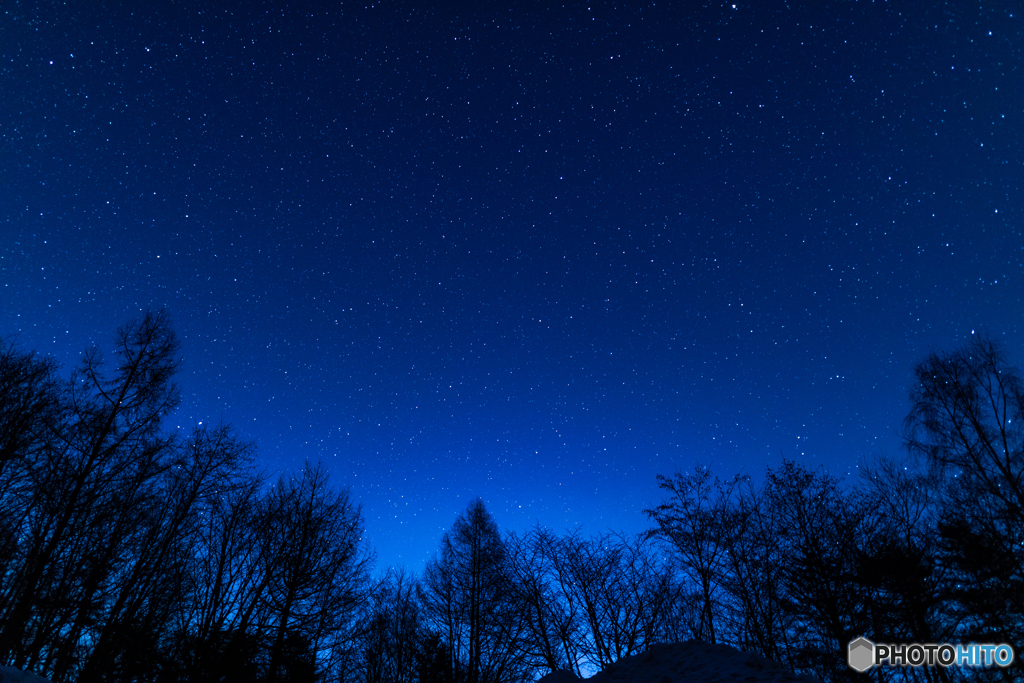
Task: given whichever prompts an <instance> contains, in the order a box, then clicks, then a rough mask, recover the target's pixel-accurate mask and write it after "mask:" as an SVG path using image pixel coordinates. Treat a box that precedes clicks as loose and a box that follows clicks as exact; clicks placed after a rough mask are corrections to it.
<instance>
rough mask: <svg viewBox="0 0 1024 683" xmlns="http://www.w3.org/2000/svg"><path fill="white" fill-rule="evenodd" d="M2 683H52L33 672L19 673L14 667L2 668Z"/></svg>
mask: <svg viewBox="0 0 1024 683" xmlns="http://www.w3.org/2000/svg"><path fill="white" fill-rule="evenodd" d="M0 683H50V681H48V680H46V679H45V678H43V677H42V676H39V675H37V674H34V673H32V672H31V671H19V670H18V669H15V668H14V667H13V666H0Z"/></svg>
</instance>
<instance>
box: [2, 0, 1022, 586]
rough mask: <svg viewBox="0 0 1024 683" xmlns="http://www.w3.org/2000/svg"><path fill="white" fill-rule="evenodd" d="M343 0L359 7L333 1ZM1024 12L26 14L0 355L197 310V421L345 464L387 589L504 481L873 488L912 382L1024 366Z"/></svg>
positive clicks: (636, 501) (61, 346) (8, 89)
mask: <svg viewBox="0 0 1024 683" xmlns="http://www.w3.org/2000/svg"><path fill="white" fill-rule="evenodd" d="M325 4H326V3H325ZM1022 18H1024V6H1022V3H1021V2H999V3H996V2H991V3H990V2H983V3H982V2H966V1H964V2H951V3H948V4H945V5H943V4H940V3H932V2H916V3H902V2H853V1H843V2H840V1H830V0H815V1H813V2H800V1H799V0H790V2H788V3H771V2H757V3H754V4H748V3H746V2H743V3H737V4H732V3H729V2H727V3H724V4H716V3H713V4H707V5H700V4H699V3H661V2H659V3H656V4H655V3H639V2H637V3H630V2H627V3H615V4H600V3H594V4H591V5H590V6H587V5H586V4H584V3H578V4H570V5H568V6H564V7H563V6H556V5H554V4H550V3H545V2H514V3H511V4H509V3H490V2H484V3H465V4H462V5H458V4H450V3H418V2H383V3H375V4H372V5H366V4H363V3H358V4H350V3H347V2H346V3H337V6H336V8H335V9H331V10H327V11H324V10H323V7H322V5H317V4H310V5H305V6H304V5H301V4H298V3H292V4H290V5H285V4H283V3H259V2H246V3H240V4H237V5H234V4H232V5H229V4H227V3H192V2H175V3H169V2H158V3H88V2H82V3H69V4H68V5H64V4H60V5H58V4H57V3H54V4H53V6H51V5H49V4H39V3H34V2H16V1H11V2H6V3H4V5H3V14H2V16H0V292H2V294H0V336H3V337H6V338H14V339H16V340H17V342H18V344H19V345H20V346H21V347H23V348H26V349H36V350H38V351H40V352H43V353H48V354H53V355H54V356H55V357H56V358H57V359H58V360H59V361H60V362H61V363H62V364H63V372H64V374H65V375H66V374H67V373H68V372H69V371H70V368H71V367H72V366H73V365H74V363H75V362H76V359H77V358H78V357H79V355H80V353H81V352H82V350H83V349H84V348H85V347H86V346H87V345H89V344H92V343H96V344H99V345H100V346H101V347H105V348H107V349H109V348H110V342H111V341H112V339H113V336H114V331H115V329H116V328H117V327H118V326H119V325H121V324H123V323H125V322H126V321H128V320H130V319H132V318H134V317H138V316H140V315H141V314H142V313H143V312H144V311H145V310H146V309H160V308H166V309H167V310H168V312H169V313H170V316H171V319H172V321H173V323H174V327H175V330H176V331H177V333H178V335H179V338H180V340H181V343H182V363H181V370H180V373H179V376H178V381H179V384H180V386H181V389H182V398H183V400H182V404H181V407H180V408H179V409H178V411H177V413H176V414H175V415H174V416H173V417H172V418H171V419H170V421H169V424H170V425H171V426H181V427H182V428H191V426H192V425H194V424H196V423H198V422H199V421H202V422H203V423H204V424H211V423H217V422H219V421H224V422H229V423H232V424H233V425H235V427H236V428H237V431H238V433H239V434H240V435H241V436H243V437H244V438H247V439H251V440H253V441H255V442H256V443H257V445H258V448H259V456H258V461H257V465H258V466H259V467H261V468H264V469H265V470H266V471H267V473H268V474H269V475H271V476H274V477H276V476H277V475H278V474H279V473H281V472H285V471H295V470H297V469H299V468H301V467H302V464H303V462H304V461H306V460H309V461H311V462H312V461H316V460H323V461H324V462H325V463H327V465H328V466H329V468H330V470H331V472H332V480H333V481H334V482H335V483H336V484H338V485H341V486H348V487H350V488H351V491H352V495H353V498H354V499H355V500H356V501H358V502H360V503H362V505H363V513H364V516H365V519H366V527H367V536H368V539H369V542H370V544H371V545H372V546H373V547H374V548H376V550H377V552H378V555H379V560H378V565H377V566H378V569H383V568H385V567H387V566H388V565H395V564H405V565H407V566H408V567H410V568H412V569H414V570H418V569H419V568H421V567H422V564H423V562H424V561H425V559H426V558H427V557H428V556H429V555H430V554H431V553H433V552H434V550H435V549H436V548H437V543H438V540H439V538H440V535H441V533H442V531H443V529H444V528H446V527H448V526H449V525H450V524H451V522H452V521H453V520H454V518H455V516H456V515H457V514H458V513H459V512H461V511H463V510H465V508H466V505H467V504H468V503H469V501H470V500H471V499H473V498H474V497H476V496H480V497H482V498H483V500H484V501H485V503H486V504H487V506H488V509H489V510H490V511H491V512H492V513H493V515H494V516H495V518H496V521H497V522H498V523H499V525H500V526H501V527H502V528H505V529H514V530H518V531H522V530H525V529H526V528H527V527H529V526H532V525H533V524H534V523H535V522H540V523H541V524H544V525H546V526H549V527H552V528H554V529H555V530H556V531H563V530H565V529H567V528H573V527H576V526H578V525H582V526H583V529H584V532H585V533H597V532H600V531H604V530H607V529H615V530H624V531H627V532H633V531H638V530H641V529H643V528H645V527H646V526H647V522H646V519H645V517H644V516H643V514H642V510H643V508H645V507H649V506H651V505H652V504H656V503H657V502H658V500H659V499H660V493H659V491H658V489H657V485H656V481H655V475H656V474H657V473H662V474H672V472H674V471H675V470H677V469H679V470H687V469H690V468H692V467H693V465H694V463H696V462H700V463H703V464H706V465H708V466H710V467H711V468H712V470H713V471H714V472H715V473H716V474H718V475H721V476H723V477H727V476H731V475H733V474H735V473H737V472H743V473H746V474H750V475H752V476H753V477H754V478H755V480H758V479H760V478H761V477H763V473H764V469H765V466H766V465H767V466H773V467H774V466H778V465H779V464H780V463H781V462H782V459H783V458H790V459H795V460H797V461H799V462H801V463H803V464H805V465H806V466H808V467H810V468H823V470H824V471H825V472H828V473H830V474H833V475H835V476H840V477H846V478H847V480H856V478H857V465H858V463H860V464H863V463H864V462H866V461H867V459H869V458H870V457H872V456H873V455H875V454H877V453H888V454H890V455H899V454H900V452H901V449H900V437H899V434H900V423H901V421H902V419H903V417H904V416H905V415H906V413H907V409H908V400H907V392H908V390H909V388H910V382H911V376H912V370H913V366H914V364H915V363H916V362H918V361H920V360H922V359H923V358H924V356H925V355H926V354H927V353H929V352H930V351H933V350H934V351H942V350H952V349H954V348H956V347H957V346H959V345H960V344H962V343H963V342H964V341H965V340H967V339H969V338H970V336H971V335H972V334H975V333H978V334H980V333H983V332H985V333H988V334H990V335H992V336H993V337H994V338H996V339H997V340H1000V341H1002V342H1003V343H1004V344H1005V345H1006V349H1007V351H1008V352H1009V355H1010V358H1011V360H1012V361H1014V362H1016V363H1021V361H1024V353H1022V349H1021V343H1020V340H1021V332H1022V331H1024V328H1022V324H1024V317H1022V314H1024V304H1022V301H1024V284H1022V283H1024V235H1022V228H1021V218H1022V208H1024V205H1022V194H1021V193H1022V190H1024V188H1022V178H1024V168H1022V161H1024V154H1022V153H1024V145H1022V142H1024V140H1022V131H1024V85H1022V84H1024V81H1022V79H1024V68H1022V67H1024V62H1022V48H1024V27H1022Z"/></svg>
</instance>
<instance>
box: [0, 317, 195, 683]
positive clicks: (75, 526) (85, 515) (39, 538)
mask: <svg viewBox="0 0 1024 683" xmlns="http://www.w3.org/2000/svg"><path fill="white" fill-rule="evenodd" d="M177 349H178V345H177V340H176V338H175V336H174V333H173V331H172V330H171V327H170V323H169V321H168V319H167V316H166V315H165V314H164V313H158V314H152V313H148V314H146V316H145V317H144V318H143V320H141V321H136V322H132V323H130V324H128V325H127V326H125V327H123V328H121V329H120V330H118V334H117V344H116V347H115V356H116V358H117V365H116V368H115V371H114V373H113V376H112V377H111V378H109V379H108V378H106V377H105V376H104V374H103V365H104V364H103V361H102V358H101V356H100V354H99V352H98V351H97V350H95V349H94V350H91V351H89V352H87V353H86V355H85V358H84V361H83V364H82V367H81V368H80V369H79V370H78V371H77V372H76V373H75V374H74V376H73V378H72V382H71V385H70V388H69V391H68V400H69V405H70V416H69V417H68V418H67V419H66V420H65V421H64V422H63V424H62V425H61V426H60V427H61V428H60V430H59V431H58V432H57V434H56V437H55V439H54V445H53V446H52V447H50V448H47V449H45V450H44V452H43V453H42V454H41V456H42V457H40V458H38V461H37V462H36V463H35V464H34V467H33V472H32V476H33V478H34V480H35V481H34V489H35V501H34V505H33V508H32V510H31V511H30V514H29V515H28V516H27V517H26V519H25V520H24V522H23V527H22V529H21V530H19V534H20V536H21V538H22V541H23V542H22V543H21V545H22V548H23V551H22V553H23V554H22V555H21V557H20V562H19V565H20V566H19V567H18V569H17V570H16V571H15V572H13V573H12V574H11V577H10V580H9V582H8V583H7V585H6V586H5V590H4V595H3V598H4V599H3V604H4V605H6V608H5V609H4V610H3V613H2V616H0V621H2V628H0V658H2V659H7V660H9V661H12V662H13V663H14V664H15V665H16V666H25V665H26V664H30V665H32V666H36V665H37V664H38V663H39V662H40V660H41V659H42V658H44V654H45V651H49V650H50V647H51V646H52V644H53V643H54V641H55V639H57V638H58V633H57V630H58V629H59V628H60V627H61V625H62V624H66V623H73V622H74V620H75V619H76V618H77V614H78V612H79V611H81V610H87V611H90V612H93V613H96V614H98V607H97V605H95V604H94V603H93V602H91V601H90V600H89V599H88V593H89V588H88V586H89V582H90V581H91V580H92V579H91V578H90V575H93V574H95V573H96V572H97V571H98V572H99V573H108V572H109V571H110V570H111V566H110V564H109V561H108V560H107V558H106V557H105V556H104V550H100V549H105V548H109V547H110V546H111V545H114V546H116V545H117V544H120V543H123V542H124V541H125V539H126V538H127V537H128V535H129V534H128V530H127V529H126V528H124V527H123V526H120V525H119V524H118V522H117V521H116V512H114V511H115V510H116V508H117V506H118V504H119V502H120V499H121V497H122V494H125V493H126V491H125V490H124V489H123V488H122V487H124V486H128V487H129V488H130V487H133V486H136V485H137V484H139V482H140V480H145V479H147V477H148V475H149V474H152V475H154V476H155V474H156V470H155V469H154V467H153V463H154V462H156V461H157V460H158V454H159V452H160V451H162V450H163V449H165V448H166V447H167V445H168V441H167V440H166V439H165V438H162V437H161V436H160V434H159V429H160V423H161V419H162V418H163V417H164V416H165V415H166V414H167V413H168V412H170V411H171V410H172V409H173V408H174V407H175V406H176V405H177V402H178V392H177V389H176V387H175V386H174V384H173V381H172V379H173V375H174V371H175V368H176V367H177V358H176V353H177ZM127 495H128V496H129V497H130V496H132V495H134V493H127ZM100 531H106V532H109V534H111V535H110V536H108V537H105V538H102V539H98V538H96V534H97V532H100ZM75 596H77V599H76V598H75ZM69 597H70V598H72V599H74V602H68V600H69ZM72 637H73V634H72Z"/></svg>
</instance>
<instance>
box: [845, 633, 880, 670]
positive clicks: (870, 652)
mask: <svg viewBox="0 0 1024 683" xmlns="http://www.w3.org/2000/svg"><path fill="white" fill-rule="evenodd" d="M846 661H847V663H849V665H850V668H851V669H853V670H855V671H860V672H861V673H863V672H865V671H867V670H868V669H870V668H871V666H872V665H873V664H874V663H875V644H874V643H872V642H871V641H870V640H868V639H867V638H858V639H857V640H854V641H852V642H851V643H850V649H849V651H848V652H847V659H846Z"/></svg>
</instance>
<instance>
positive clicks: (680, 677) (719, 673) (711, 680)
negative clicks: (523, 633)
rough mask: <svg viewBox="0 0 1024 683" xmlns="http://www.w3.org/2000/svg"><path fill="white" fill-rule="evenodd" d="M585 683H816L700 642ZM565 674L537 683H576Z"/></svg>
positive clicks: (639, 658)
mask: <svg viewBox="0 0 1024 683" xmlns="http://www.w3.org/2000/svg"><path fill="white" fill-rule="evenodd" d="M584 680H585V681H586V682H587V683H818V680H817V679H816V678H812V677H810V676H802V675H797V674H794V673H793V672H791V671H789V670H788V669H786V668H784V667H783V666H782V665H781V664H779V663H777V662H773V661H772V660H770V659H765V658H764V657H762V656H761V655H757V654H753V653H751V652H740V651H739V650H737V649H736V648H733V647H729V646H728V645H708V644H707V643H704V642H701V641H699V640H691V641H689V642H687V643H669V644H659V645H652V646H651V647H650V648H648V650H647V651H646V652H644V653H642V654H639V655H634V656H632V657H623V658H622V659H620V660H619V661H617V662H615V663H614V664H612V665H610V666H608V667H607V668H605V669H604V670H603V671H600V672H598V673H596V674H594V675H593V676H591V677H590V678H587V679H584ZM579 681H580V679H579V678H577V677H576V676H575V674H573V673H571V672H568V671H556V672H554V673H550V674H548V675H547V676H544V677H543V678H541V679H540V681H539V683H579Z"/></svg>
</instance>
